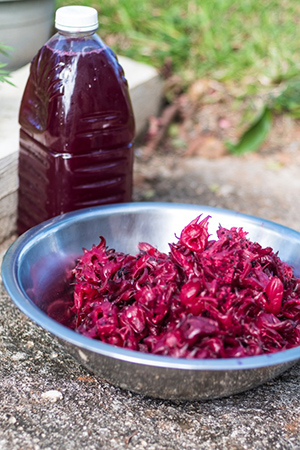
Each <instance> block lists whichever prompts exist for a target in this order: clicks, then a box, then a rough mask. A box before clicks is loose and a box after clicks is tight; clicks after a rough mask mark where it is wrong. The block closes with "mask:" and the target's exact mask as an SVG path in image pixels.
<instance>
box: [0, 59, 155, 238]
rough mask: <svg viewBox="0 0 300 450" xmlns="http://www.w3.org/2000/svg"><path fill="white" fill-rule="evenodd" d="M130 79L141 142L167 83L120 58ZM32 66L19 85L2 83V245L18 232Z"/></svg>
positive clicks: (21, 72)
mask: <svg viewBox="0 0 300 450" xmlns="http://www.w3.org/2000/svg"><path fill="white" fill-rule="evenodd" d="M119 61H120V63H121V65H122V66H123V69H124V71H125V76H126V78H127V80H128V85H129V91H130V96H131V100H132V105H133V110H134V115H135V120H136V136H137V139H139V138H140V137H141V136H142V135H143V133H144V131H145V130H146V128H147V122H148V118H149V117H150V116H155V115H157V114H158V112H159V109H160V105H161V99H162V92H163V82H162V80H161V78H160V76H159V74H158V72H157V71H156V70H155V69H154V68H153V67H151V66H148V65H146V64H141V63H137V62H136V61H132V60H131V59H128V58H125V57H121V56H120V57H119ZM28 74H29V65H26V66H24V67H22V68H21V69H18V70H17V71H15V72H13V73H12V74H11V81H12V82H13V83H14V85H15V86H10V85H8V84H6V83H4V84H3V83H0V242H2V241H4V239H6V238H7V237H8V236H9V235H11V234H12V233H13V232H14V231H15V221H16V208H17V188H18V148H19V124H18V113H19V106H20V102H21V98H22V95H23V91H24V88H25V84H26V81H27V78H28Z"/></svg>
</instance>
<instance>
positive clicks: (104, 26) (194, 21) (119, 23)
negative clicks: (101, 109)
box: [57, 0, 300, 94]
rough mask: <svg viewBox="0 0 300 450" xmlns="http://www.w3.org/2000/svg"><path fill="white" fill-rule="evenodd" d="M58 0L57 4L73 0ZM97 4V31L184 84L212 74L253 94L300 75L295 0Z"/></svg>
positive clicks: (299, 12)
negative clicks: (168, 69)
mask: <svg viewBox="0 0 300 450" xmlns="http://www.w3.org/2000/svg"><path fill="white" fill-rule="evenodd" d="M73 3H74V2H73V0H57V6H63V5H67V4H73ZM80 3H81V4H84V5H90V6H94V7H95V8H97V9H98V11H99V19H100V28H99V34H100V35H101V37H102V38H103V39H104V40H105V41H107V42H108V44H109V45H110V46H111V47H112V48H113V50H115V51H116V52H118V53H119V54H122V55H125V56H128V57H131V58H134V59H135V60H138V61H143V62H147V63H150V64H152V65H154V66H155V67H157V68H158V69H159V70H160V71H161V72H162V73H163V72H164V68H165V67H170V66H171V67H172V71H173V73H175V74H177V75H179V76H180V78H181V80H182V84H183V86H188V84H189V83H191V82H192V81H193V80H195V79H197V78H213V79H216V80H219V81H225V82H228V83H238V84H239V85H242V86H243V89H244V91H245V94H249V93H250V94H255V93H257V92H259V90H260V88H261V87H262V86H265V85H272V84H277V83H280V82H282V81H285V80H288V79H291V78H293V77H295V76H297V75H298V73H299V69H300V49H299V42H300V27H299V23H298V22H299V20H300V3H299V2H298V1H296V0H280V1H279V0H264V1H263V2H259V1H257V0H235V1H234V0H186V1H185V0H151V1H150V0H130V1H128V0H109V1H107V2H105V1H103V0H101V1H100V0H85V1H82V2H80Z"/></svg>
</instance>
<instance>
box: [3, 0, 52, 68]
mask: <svg viewBox="0 0 300 450" xmlns="http://www.w3.org/2000/svg"><path fill="white" fill-rule="evenodd" d="M54 9H55V0H0V43H1V44H5V45H8V46H10V47H12V50H11V51H10V52H9V56H8V57H7V56H4V55H2V54H0V62H1V63H5V64H7V66H6V69H7V70H16V69H18V68H19V67H22V66H23V65H25V64H27V63H28V62H30V61H31V59H32V58H33V56H34V55H35V54H36V53H37V51H38V50H39V48H40V47H41V46H42V45H43V44H44V43H45V42H46V41H47V40H48V39H49V37H50V36H51V34H52V32H53V17H54Z"/></svg>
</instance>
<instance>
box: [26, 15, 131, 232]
mask: <svg viewBox="0 0 300 450" xmlns="http://www.w3.org/2000/svg"><path fill="white" fill-rule="evenodd" d="M55 26H56V29H57V30H58V32H57V33H56V34H55V35H54V36H53V37H52V38H51V39H50V40H49V41H48V42H47V43H46V44H45V45H44V46H43V47H42V48H41V49H40V51H39V52H38V54H37V55H36V57H35V58H34V59H33V60H32V63H31V67H30V74H29V78H28V81H27V85H26V88H25V91H24V94H23V99H22V102H21V107H20V114H19V123H20V125H21V129H20V156H19V204H18V233H19V234H21V233H23V232H24V231H26V230H27V229H29V228H31V227H32V226H34V225H36V224H38V223H40V222H42V221H44V220H46V219H49V218H51V217H53V216H56V215H59V214H61V213H65V212H68V211H72V210H76V209H80V208H84V207H89V206H95V205H102V204H108V203H119V202H127V201H130V200H131V195H132V168H133V140H134V133H135V129H134V116H133V111H132V107H131V102H130V98H129V94H128V86H127V81H126V79H125V78H124V72H123V69H122V68H121V66H120V64H119V63H118V61H117V58H116V56H115V55H114V53H113V52H112V51H111V50H110V49H109V48H108V47H107V46H106V45H105V44H104V43H103V42H102V40H101V39H100V38H99V36H97V35H96V34H95V31H96V29H97V28H98V16H97V11H96V10H95V9H93V8H89V7H85V6H67V7H63V8H60V9H58V10H57V11H56V21H55Z"/></svg>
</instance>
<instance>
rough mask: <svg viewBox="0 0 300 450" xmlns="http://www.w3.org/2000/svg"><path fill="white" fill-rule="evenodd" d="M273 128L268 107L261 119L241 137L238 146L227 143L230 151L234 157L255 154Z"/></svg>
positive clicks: (260, 116)
mask: <svg viewBox="0 0 300 450" xmlns="http://www.w3.org/2000/svg"><path fill="white" fill-rule="evenodd" d="M271 127H272V113H271V111H270V109H269V108H268V107H265V108H264V109H263V111H262V113H261V114H260V115H259V117H258V118H257V119H256V120H255V121H254V122H253V123H252V124H251V125H250V127H249V128H248V129H247V130H246V131H245V133H244V134H243V135H242V136H241V138H240V140H239V142H238V143H237V144H232V143H231V142H227V143H226V147H227V149H228V151H229V152H230V153H232V154H234V155H243V154H245V153H250V152H255V151H256V150H258V149H259V148H260V147H261V145H262V144H263V142H264V140H265V139H266V137H267V136H268V134H269V131H270V129H271Z"/></svg>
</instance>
